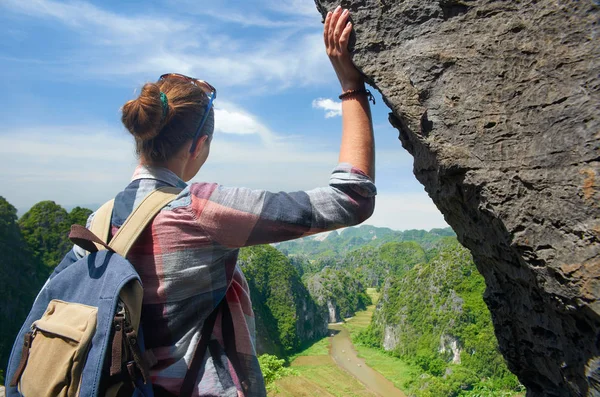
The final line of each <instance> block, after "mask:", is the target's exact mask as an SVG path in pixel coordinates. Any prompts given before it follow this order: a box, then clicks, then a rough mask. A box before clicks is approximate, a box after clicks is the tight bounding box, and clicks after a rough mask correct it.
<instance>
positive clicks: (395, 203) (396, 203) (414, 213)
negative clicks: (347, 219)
mask: <svg viewBox="0 0 600 397" xmlns="http://www.w3.org/2000/svg"><path fill="white" fill-rule="evenodd" d="M365 224H368V225H374V226H379V227H389V228H391V229H395V230H408V229H425V230H429V229H433V228H438V227H448V224H447V223H446V221H445V220H444V216H443V215H442V213H441V212H440V211H439V210H438V209H437V207H436V206H435V204H434V203H433V201H432V200H431V198H430V197H429V196H428V195H427V193H426V192H421V193H380V194H378V195H377V198H376V199H375V212H374V213H373V215H372V216H371V217H370V218H369V219H367V221H365Z"/></svg>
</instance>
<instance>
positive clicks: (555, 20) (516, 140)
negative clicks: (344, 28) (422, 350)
mask: <svg viewBox="0 0 600 397" xmlns="http://www.w3.org/2000/svg"><path fill="white" fill-rule="evenodd" d="M338 4H339V1H336V0H317V6H318V8H319V10H320V12H321V13H322V14H323V15H324V14H325V13H326V11H327V10H330V9H333V8H334V7H335V6H337V5H338ZM341 4H342V6H344V7H347V8H350V10H351V12H352V16H353V20H354V25H355V30H356V36H357V37H356V44H355V49H354V50H355V55H354V61H355V63H356V65H357V66H358V67H359V69H361V70H362V71H363V72H364V74H365V75H366V76H367V78H368V80H369V82H370V83H371V84H372V85H373V86H375V87H376V88H377V89H378V90H379V91H380V92H381V93H382V95H383V97H384V100H385V102H386V104H387V105H388V106H389V107H390V108H391V110H392V113H391V114H390V122H391V123H392V124H393V125H394V126H395V127H396V128H397V129H398V130H399V132H400V140H401V142H402V145H403V146H404V147H405V148H406V149H407V150H408V151H409V152H410V153H411V154H412V155H413V156H414V173H415V175H416V177H417V179H418V180H419V181H420V182H421V183H423V185H424V186H425V189H426V190H427V192H428V193H429V195H430V196H431V198H432V199H433V201H434V202H435V203H436V205H437V206H438V208H439V209H440V210H441V211H442V212H443V214H444V216H445V219H446V221H447V222H448V223H449V224H450V225H451V226H452V227H453V229H454V230H455V231H456V232H457V234H458V237H459V239H460V241H461V242H462V243H463V244H464V245H465V246H467V247H468V248H469V249H470V250H471V251H472V253H473V256H474V259H475V262H476V264H477V267H478V269H479V271H480V272H481V273H482V274H483V275H484V277H485V279H486V284H487V291H486V294H485V300H486V303H487V304H488V306H489V308H490V310H491V312H492V316H493V321H494V325H495V330H496V335H497V338H498V342H499V345H500V348H501V351H502V353H503V355H504V357H505V359H506V361H507V363H508V365H509V368H510V369H511V370H512V371H513V372H514V373H515V374H517V376H518V377H519V379H520V380H521V382H522V383H523V384H524V385H525V386H526V387H527V389H528V395H529V396H586V395H592V396H596V395H600V368H599V364H600V359H599V358H598V357H599V356H600V339H599V330H600V302H599V301H598V296H599V295H600V192H599V190H598V181H597V180H598V177H599V175H600V153H599V147H600V117H599V116H598V113H599V109H600V92H599V91H600V78H599V76H600V29H599V26H598V21H599V16H600V5H599V2H598V1H597V0H558V1H557V0H523V1H494V0H463V1H458V0H403V1H392V0H344V1H342V2H341Z"/></svg>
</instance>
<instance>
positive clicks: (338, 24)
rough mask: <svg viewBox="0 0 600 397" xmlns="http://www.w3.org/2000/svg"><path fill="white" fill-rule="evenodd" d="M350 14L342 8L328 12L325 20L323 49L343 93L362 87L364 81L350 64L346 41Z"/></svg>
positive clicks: (349, 29)
mask: <svg viewBox="0 0 600 397" xmlns="http://www.w3.org/2000/svg"><path fill="white" fill-rule="evenodd" d="M348 17H350V12H349V11H348V10H342V7H339V6H338V8H336V9H335V11H333V12H331V11H330V12H328V13H327V17H326V18H325V29H324V32H323V35H324V38H325V48H326V50H327V55H328V56H329V60H330V61H331V64H332V65H333V69H334V70H335V73H336V74H337V77H338V79H339V80H340V84H341V85H342V90H343V91H348V90H356V89H359V88H362V87H364V79H363V77H362V75H361V74H360V72H359V71H358V69H356V67H355V66H354V64H353V63H352V59H351V58H350V52H349V51H348V40H349V39H350V33H351V32H352V23H351V22H348Z"/></svg>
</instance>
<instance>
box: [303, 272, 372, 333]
mask: <svg viewBox="0 0 600 397" xmlns="http://www.w3.org/2000/svg"><path fill="white" fill-rule="evenodd" d="M306 287H307V288H308V291H309V292H310V294H311V296H312V297H313V298H314V299H315V301H316V302H317V303H318V304H319V305H321V306H324V307H327V312H328V314H329V322H330V323H337V322H339V321H342V320H343V319H344V318H348V317H352V316H354V314H355V313H356V312H357V311H359V310H365V309H366V308H367V306H368V305H370V304H371V299H370V298H369V296H368V295H367V294H366V291H365V287H364V286H363V285H362V283H361V282H360V281H359V280H358V279H357V278H356V276H354V275H353V274H352V273H350V272H349V271H347V270H343V269H332V268H330V267H326V268H324V269H323V270H321V271H320V272H318V273H316V274H313V275H311V276H309V277H308V278H307V279H306Z"/></svg>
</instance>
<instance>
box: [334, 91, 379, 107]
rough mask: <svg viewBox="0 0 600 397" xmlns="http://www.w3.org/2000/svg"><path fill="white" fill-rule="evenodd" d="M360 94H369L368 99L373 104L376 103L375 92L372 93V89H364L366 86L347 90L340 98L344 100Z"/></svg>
mask: <svg viewBox="0 0 600 397" xmlns="http://www.w3.org/2000/svg"><path fill="white" fill-rule="evenodd" d="M360 94H365V95H366V96H367V99H368V100H369V101H371V102H373V105H375V97H374V96H373V94H371V91H369V90H367V89H364V88H359V89H358V90H350V91H346V92H344V93H343V94H342V95H340V96H339V98H340V99H341V100H342V101H343V100H344V99H348V98H352V97H354V96H356V95H360Z"/></svg>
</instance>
